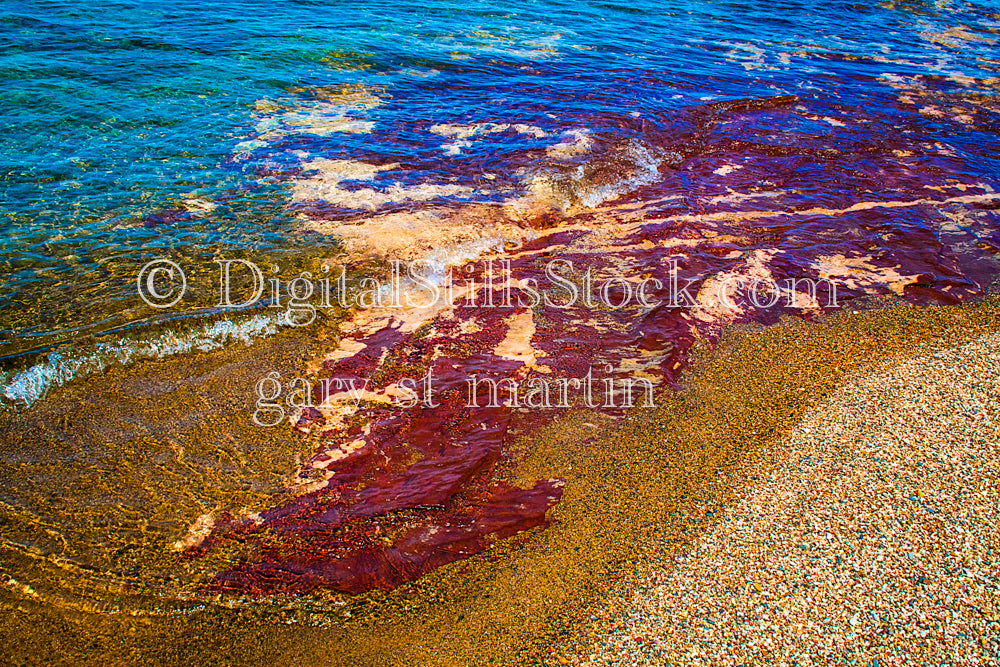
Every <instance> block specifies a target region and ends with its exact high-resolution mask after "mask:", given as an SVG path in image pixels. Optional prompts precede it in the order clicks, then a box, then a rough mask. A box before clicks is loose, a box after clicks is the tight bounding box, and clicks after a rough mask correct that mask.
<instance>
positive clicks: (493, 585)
mask: <svg viewBox="0 0 1000 667" xmlns="http://www.w3.org/2000/svg"><path fill="white" fill-rule="evenodd" d="M887 305H888V306H889V307H888V308H886V309H882V310H874V311H868V312H863V313H860V314H853V313H851V312H844V313H841V314H838V315H836V316H834V317H831V318H830V319H829V320H827V321H824V322H819V323H809V322H802V321H786V322H783V323H782V324H780V325H778V326H776V327H773V328H770V329H760V328H759V327H754V328H747V329H745V330H740V331H735V330H734V331H731V332H730V333H729V334H728V335H727V336H725V337H724V338H723V339H722V341H721V342H720V343H719V344H717V345H716V346H715V347H714V349H709V348H708V347H707V346H705V345H702V346H699V347H697V348H696V350H695V357H694V362H693V365H692V367H691V370H690V371H688V372H687V373H686V374H685V375H684V377H683V384H684V388H683V390H682V391H680V392H679V393H676V394H664V395H662V396H661V397H660V400H659V401H658V407H657V408H655V409H652V410H646V411H643V410H636V411H635V412H633V413H632V414H630V415H628V416H625V417H621V418H617V419H615V418H613V417H611V416H608V415H597V414H590V413H583V412H581V413H573V414H569V415H567V416H565V418H563V419H561V420H559V421H558V422H557V423H555V424H553V425H551V426H548V427H546V428H544V429H543V430H542V431H541V432H539V433H534V434H532V435H531V438H530V442H529V441H524V440H521V441H519V442H518V443H517V446H516V448H515V449H516V452H517V453H518V455H519V456H520V457H523V460H521V461H520V462H519V465H518V466H517V467H516V468H515V469H514V471H513V472H512V473H511V474H510V480H509V481H511V482H513V483H515V484H518V483H519V484H522V485H523V484H525V483H526V482H530V481H531V480H535V479H541V478H547V477H555V476H559V477H563V478H565V479H566V480H567V482H566V487H565V494H564V497H563V501H562V502H561V503H560V504H558V505H557V506H556V507H554V508H553V509H552V510H551V511H550V514H549V518H550V520H551V522H552V525H551V526H550V527H549V528H548V529H546V530H537V529H536V530H533V531H529V532H527V533H523V534H521V535H518V536H515V537H514V538H511V539H509V540H506V541H502V542H497V543H496V544H494V545H493V547H492V548H491V549H489V550H487V551H485V552H484V553H482V554H479V555H477V556H474V557H472V558H470V559H468V560H465V561H461V562H457V563H452V564H450V565H447V566H445V567H442V568H441V569H439V570H437V571H435V572H433V573H431V574H429V575H428V576H426V577H424V578H422V579H420V580H418V581H416V582H413V583H411V584H406V585H404V586H401V587H400V588H398V589H396V590H395V591H392V592H390V593H382V592H374V593H370V594H366V595H363V596H355V597H351V596H343V595H335V594H324V593H317V594H313V595H308V596H299V597H290V598H280V597H278V598H274V599H271V600H269V601H263V602H262V601H251V600H239V599H237V598H235V597H225V598H221V599H218V600H214V599H205V600H192V601H190V603H189V604H179V603H177V601H175V600H171V599H170V598H169V595H164V592H165V591H168V589H169V586H166V587H165V586H164V585H163V584H162V582H161V583H159V584H157V585H151V584H150V585H148V587H147V589H146V590H142V585H141V583H142V582H141V581H140V580H138V579H133V580H128V578H127V577H125V578H124V579H125V581H123V582H122V584H121V586H120V587H119V589H118V590H111V588H112V587H111V586H110V585H109V581H110V580H111V579H113V578H114V577H109V576H107V573H102V572H98V571H95V572H88V573H84V574H81V573H74V572H71V571H69V570H68V569H66V568H63V569H62V570H58V569H57V568H56V564H57V563H56V561H57V560H58V558H57V557H56V556H54V555H52V554H48V555H46V554H41V555H39V554H35V556H34V557H32V556H31V553H30V552H31V549H30V548H27V547H25V548H22V549H21V550H20V551H18V550H17V549H16V548H13V546H12V544H11V543H10V542H9V541H6V542H5V543H4V569H5V574H6V576H5V577H4V580H5V584H6V585H5V586H4V587H3V588H2V589H0V604H2V608H3V612H2V616H0V618H2V620H0V634H2V636H3V639H4V642H5V645H6V646H8V647H9V655H10V656H11V657H12V658H13V660H14V662H15V664H19V663H20V662H25V663H27V664H92V663H93V662H94V661H95V660H97V659H100V660H102V661H108V660H110V662H111V664H140V663H146V664H149V663H156V664H182V663H183V664H248V665H249V664H263V663H269V664H275V662H280V663H283V664H284V663H287V664H291V663H292V662H296V663H298V664H303V665H312V664H361V665H382V664H386V665H394V664H401V665H402V664H428V665H469V664H560V663H561V662H563V661H566V662H574V661H577V660H580V659H586V657H587V656H588V655H589V653H591V652H592V648H591V647H592V645H593V641H594V640H596V639H598V637H599V630H600V628H599V627H595V626H594V625H593V621H592V620H591V617H592V616H593V617H594V618H595V619H596V618H598V616H599V614H600V610H601V609H602V608H604V607H603V605H604V604H606V601H608V600H615V599H621V598H623V597H624V598H626V599H628V598H630V597H631V595H632V592H633V591H635V590H637V589H638V586H639V585H640V584H641V583H642V582H644V581H647V580H648V576H649V574H650V570H651V569H653V568H656V569H659V568H662V567H664V566H665V565H666V564H669V563H670V562H672V561H673V560H674V559H675V558H677V557H679V556H681V555H683V554H685V553H688V552H689V550H690V549H691V548H692V545H696V544H698V542H699V540H700V539H701V538H702V536H703V535H704V534H705V530H706V526H709V525H711V524H713V522H714V517H717V516H720V515H721V512H722V511H723V509H724V508H726V507H732V506H734V504H735V503H737V502H738V501H739V500H740V499H741V498H743V497H745V495H746V491H747V489H746V487H745V485H743V484H742V483H741V482H740V480H739V477H738V475H736V474H735V471H737V470H739V466H740V465H741V464H744V463H745V462H746V461H747V457H748V456H754V455H758V456H759V455H762V454H764V453H766V452H770V451H773V447H775V446H777V443H780V442H781V441H782V439H783V438H785V437H786V436H787V435H788V434H789V433H792V432H793V431H794V430H795V429H796V428H797V427H798V426H799V424H800V421H801V419H802V418H803V416H805V415H806V414H808V412H809V410H811V409H814V408H815V407H816V406H817V405H819V404H820V403H821V402H822V401H824V400H825V396H827V395H829V394H831V393H832V392H834V391H836V390H837V388H838V387H839V386H841V384H842V383H843V382H844V378H846V377H849V376H851V374H856V373H859V372H863V371H865V370H866V369H870V368H873V367H875V366H876V365H878V364H884V363H886V362H887V361H889V360H892V359H900V358H906V357H911V356H919V355H921V354H926V352H927V350H928V349H929V347H930V348H938V347H941V348H948V347H953V346H955V345H958V344H961V343H963V342H967V341H969V340H972V339H973V338H975V337H978V336H980V335H983V334H985V333H989V332H992V331H995V330H997V328H998V324H1000V304H998V303H997V301H996V300H988V301H985V302H983V303H981V304H979V305H974V306H961V307H931V308H918V307H913V306H908V305H895V306H893V305H891V304H887ZM270 344H271V346H272V347H273V345H274V344H273V342H271V343H270ZM266 347H267V345H263V344H262V349H263V348H266ZM318 351H319V350H316V349H311V350H308V351H306V352H304V353H303V354H301V358H302V359H306V358H313V355H315V354H316V353H317V352H318ZM255 352H257V350H255V349H254V348H251V349H250V350H249V354H248V353H247V351H240V352H239V357H240V359H241V360H242V363H250V362H248V361H247V360H248V359H253V357H254V353H255ZM286 352H287V357H288V358H287V359H286V360H285V363H286V364H288V365H289V366H294V365H295V361H294V359H295V358H296V354H295V351H294V350H288V351H286ZM226 354H233V353H232V352H227V353H226ZM159 363H160V364H164V363H166V364H167V365H168V366H169V365H170V364H177V366H175V367H172V369H171V370H172V371H173V372H175V373H187V372H189V371H190V370H191V369H190V368H184V367H183V365H184V364H187V363H191V362H190V361H188V362H185V361H183V360H174V361H171V362H159ZM145 370H147V369H146V367H145V366H139V367H138V368H133V369H130V370H129V372H128V373H122V374H121V376H120V377H114V376H112V377H111V378H110V379H109V381H110V382H112V383H115V382H124V381H125V379H126V378H127V377H134V376H135V375H136V374H140V375H141V374H142V373H143V372H145ZM159 370H160V371H162V370H163V369H162V367H161V368H160V369H159ZM202 375H204V374H202ZM179 377H200V376H192V375H190V374H189V375H179ZM181 384H182V385H183V384H185V383H181ZM95 391H96V390H95ZM73 392H82V394H83V398H86V391H85V390H84V389H81V388H80V387H77V386H74V385H71V386H68V387H66V388H63V389H62V390H60V392H59V393H57V395H56V396H55V397H54V398H55V399H56V400H59V399H60V398H62V400H66V401H71V400H81V395H80V394H79V393H76V394H74V393H73ZM192 400H197V397H192ZM248 400H249V397H248V396H244V397H242V398H240V397H238V396H233V395H228V396H227V398H226V399H225V400H222V401H221V403H222V404H225V405H228V406H229V408H228V410H229V411H230V413H231V414H234V415H235V414H236V413H238V411H239V409H240V408H241V403H240V401H243V402H244V403H246V402H247V401H248ZM227 401H228V402H227ZM88 405H90V404H89V403H88V402H86V401H83V402H82V403H81V407H80V408H79V409H80V410H83V411H84V412H86V410H88V409H92V410H93V411H94V412H93V414H92V416H93V415H99V414H102V413H107V412H108V411H111V412H113V411H114V410H115V408H114V406H113V404H111V402H110V401H108V402H106V403H105V404H103V405H98V406H96V407H93V408H88V407H87V406H88ZM242 407H244V408H245V407H248V406H242ZM159 416H162V415H159ZM78 423H79V422H78ZM109 423H112V422H109ZM9 426H11V425H9V424H8V427H9ZM213 429H218V430H217V431H213ZM227 429H231V424H227V423H226V421H225V419H222V420H220V422H219V423H217V424H212V425H210V426H208V427H205V430H204V431H203V432H201V433H199V434H198V439H199V441H200V442H209V443H210V442H213V433H216V434H219V433H221V432H222V431H225V430H227ZM263 444H264V443H261V447H263ZM284 454H285V455H287V456H289V457H291V456H293V454H294V452H285V453H284ZM28 464H29V462H25V463H24V465H28ZM279 467H280V466H279ZM139 477H141V476H139ZM124 479H125V480H126V482H127V484H137V483H140V482H137V481H136V479H135V478H133V477H130V476H125V477H124ZM129 480H131V481H129ZM252 495H253V494H250V493H246V494H245V496H246V497H247V500H248V502H249V503H250V504H251V505H252V502H253V499H252V498H250V496H252ZM260 496H261V497H266V494H263V493H261V494H260ZM261 502H264V501H261ZM7 509H10V508H9V507H8V508H7ZM93 512H94V513H96V512H97V510H93ZM708 512H712V514H711V515H709V514H708ZM190 514H191V516H188V517H185V520H186V521H188V522H193V521H194V520H195V519H196V517H197V512H196V511H195V509H194V508H192V510H190ZM5 521H7V522H8V523H6V524H5V534H7V531H8V530H9V527H10V525H11V524H10V523H9V522H10V521H11V519H5ZM180 527H181V526H180V525H179V526H178V530H179V529H180ZM99 532H100V531H99V530H97V532H96V533H95V534H98V533H99ZM161 532H162V531H161ZM153 546H157V545H152V546H150V547H149V548H150V549H152V548H153ZM35 550H36V551H39V548H38V547H37V546H36V547H35ZM126 553H127V551H126ZM237 557H238V554H223V555H220V556H219V557H218V558H219V559H220V560H219V562H218V563H217V564H216V565H217V566H218V567H223V566H224V564H225V560H226V559H227V558H228V559H232V558H237ZM119 558H121V557H119ZM110 564H111V565H115V566H117V561H115V560H114V559H113V558H112V559H111V562H110ZM168 569H169V568H168ZM56 572H58V574H54V573H56ZM31 576H34V577H35V578H36V580H37V581H41V582H46V581H50V580H51V578H52V577H54V576H58V577H60V578H61V579H62V584H63V585H62V589H63V590H64V591H66V590H69V591H71V592H76V593H78V595H77V598H86V599H88V600H90V601H91V604H89V605H83V604H75V605H74V604H67V603H66V600H67V599H69V598H70V597H71V596H70V595H68V594H65V593H64V594H63V595H61V596H50V595H47V594H46V591H44V590H41V589H38V588H32V582H31V581H30V578H31ZM119 577H120V575H119ZM87 581H89V582H93V581H101V582H103V584H104V589H103V590H102V591H97V592H95V590H93V589H92V590H89V591H83V590H77V589H82V588H85V586H84V583H85V582H87ZM26 587H27V588H26ZM158 596H159V597H158ZM157 600H159V601H157ZM101 601H103V602H104V605H103V606H102V605H100V604H97V602H101ZM102 609H103V611H102Z"/></svg>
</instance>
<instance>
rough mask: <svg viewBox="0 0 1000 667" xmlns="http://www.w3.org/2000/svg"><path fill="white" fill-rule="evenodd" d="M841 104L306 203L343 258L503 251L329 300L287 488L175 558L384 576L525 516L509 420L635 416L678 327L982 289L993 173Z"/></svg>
mask: <svg viewBox="0 0 1000 667" xmlns="http://www.w3.org/2000/svg"><path fill="white" fill-rule="evenodd" d="M942 85H943V84H942ZM911 94H914V95H915V94H918V93H911ZM922 94H924V95H925V96H926V97H927V98H928V99H931V98H935V97H937V96H938V95H939V93H938V92H936V91H934V90H933V89H932V88H928V87H926V86H925V88H924V89H923V93H922ZM950 103H951V104H953V105H966V106H968V107H969V108H968V112H969V113H977V109H976V108H975V103H974V102H973V101H970V100H968V99H965V98H957V97H956V98H955V99H953V100H950ZM900 104H912V101H910V102H905V103H904V102H901V103H900ZM840 118H843V121H841V120H838V119H836V118H831V117H824V116H820V115H818V114H816V113H813V112H811V111H810V110H809V108H808V106H807V105H806V104H805V103H803V102H801V101H800V100H798V99H797V98H794V97H790V96H783V97H776V98H772V99H754V100H742V101H730V102H725V103H713V104H708V105H704V106H702V107H697V108H694V109H691V110H689V112H688V113H687V115H686V116H685V117H683V118H681V119H679V120H676V121H673V122H671V123H667V122H662V123H660V124H656V123H651V122H649V121H643V120H637V119H636V120H623V121H621V127H620V130H619V133H618V136H616V137H613V138H612V137H609V136H595V137H593V138H592V139H588V141H592V142H594V143H596V144H597V146H596V147H595V146H594V145H588V148H587V151H586V158H585V159H584V158H583V157H579V156H577V155H575V153H574V152H573V151H563V153H560V154H559V155H558V157H557V158H555V159H554V162H553V163H552V164H550V167H549V169H548V170H547V171H545V172H540V173H538V174H536V175H535V177H536V178H535V181H534V184H535V186H537V187H534V189H533V194H532V195H531V196H529V197H526V198H524V199H522V200H519V201H517V202H515V203H514V204H511V203H507V204H503V205H496V206H492V205H482V204H479V205H472V204H470V205H458V206H455V207H440V206H435V207H432V206H425V207H422V208H421V207H418V208H417V209H415V210H406V209H397V210H392V211H389V212H382V213H379V214H376V215H372V216H368V217H367V218H363V219H359V218H357V216H350V215H348V214H347V213H346V212H345V211H343V210H341V209H340V208H338V206H330V205H327V204H324V202H323V201H322V199H307V201H305V202H304V203H303V205H302V210H303V211H304V214H305V215H307V216H308V218H309V226H310V229H312V230H315V231H321V232H323V233H338V232H345V230H346V229H347V227H350V228H351V229H350V230H347V231H346V232H345V233H347V238H348V239H354V240H355V248H354V251H356V252H357V253H358V254H359V256H365V257H370V258H373V259H376V260H378V259H382V260H386V259H393V258H394V257H395V255H394V254H393V253H396V252H398V251H399V248H400V247H407V248H409V251H410V252H409V253H408V254H404V258H405V259H408V260H410V259H417V260H420V259H422V258H425V256H426V252H425V251H426V250H427V249H428V248H430V247H432V246H433V245H434V244H435V243H437V242H439V241H442V240H444V241H450V242H452V243H453V245H454V246H455V247H458V246H460V245H461V243H462V242H465V243H468V242H470V240H471V241H482V240H484V239H500V246H499V249H498V248H497V247H494V248H493V249H489V250H486V251H485V252H483V253H472V255H473V256H475V255H476V254H480V256H479V257H476V258H475V259H472V260H471V261H464V262H463V261H454V260H453V261H451V262H450V263H448V262H445V263H444V265H443V266H449V267H450V268H451V269H452V270H451V272H450V274H448V275H447V276H446V277H442V279H441V280H440V281H439V282H438V283H437V284H436V287H437V289H439V290H440V293H439V295H438V296H437V298H436V299H435V298H432V289H431V288H429V287H428V286H427V285H421V284H418V283H415V282H413V281H412V280H411V281H410V282H409V283H407V282H405V281H404V283H403V286H402V289H403V291H404V293H405V296H406V297H412V298H413V299H412V300H413V301H416V302H418V303H420V304H421V305H413V306H409V307H407V306H405V305H402V304H399V305H395V306H388V307H382V308H362V309H359V310H358V311H356V312H355V314H354V315H353V316H351V317H349V318H348V320H347V321H345V322H344V323H343V327H342V338H341V341H340V346H339V349H338V350H337V351H336V353H334V354H333V355H330V356H329V357H328V358H325V359H321V360H319V361H318V362H317V364H316V365H315V367H314V373H313V374H312V375H311V376H310V377H309V378H308V386H307V389H305V390H303V392H304V393H302V394H301V396H300V399H306V400H301V401H300V403H305V404H308V405H307V406H306V407H304V408H302V409H300V410H298V411H296V412H295V413H294V414H293V415H292V421H293V423H294V424H295V428H296V430H298V431H300V432H301V433H303V434H304V435H303V436H302V437H303V438H305V439H306V440H305V442H308V443H310V444H311V446H314V454H313V456H312V457H311V458H309V459H308V460H307V461H305V462H304V463H303V464H302V466H301V469H300V471H299V473H298V480H299V481H298V483H297V486H296V489H295V497H294V498H293V499H291V500H288V501H287V502H283V503H281V504H278V505H276V506H274V507H271V508H270V509H267V510H265V511H262V512H259V513H257V514H253V515H240V514H236V513H229V514H224V515H223V516H222V517H221V518H220V519H218V520H217V521H215V523H214V527H212V529H211V530H210V531H208V532H207V533H206V534H202V535H200V536H196V537H195V538H192V539H191V540H190V542H189V543H188V544H187V548H186V550H185V551H184V552H183V553H182V556H181V557H182V558H184V559H198V558H202V557H204V556H205V555H206V554H209V553H211V552H212V551H213V550H214V549H217V548H218V547H219V545H221V544H224V543H227V542H231V541H235V542H237V543H240V544H242V545H244V546H246V547H248V551H247V552H246V553H247V554H248V555H246V556H245V557H244V559H243V560H242V561H241V562H239V563H238V564H236V565H235V566H233V567H231V568H229V569H225V570H224V571H221V572H219V573H218V574H217V575H216V576H215V577H214V579H213V581H212V583H211V584H210V586H209V589H210V590H214V591H218V592H225V591H235V592H241V593H247V594H251V595H264V594H271V593H298V592H307V591H313V590H316V589H320V588H329V589H333V590H336V591H341V592H346V593H361V592H365V591H369V590H374V589H382V590H391V589H392V588H394V587H396V586H399V585H400V584H402V583H405V582H408V581H412V580H414V579H416V578H418V577H420V576H421V575H423V574H425V573H427V572H429V571H431V570H433V569H435V568H438V567H440V566H442V565H444V564H447V563H450V562H454V561H456V560H460V559H463V558H466V557H468V556H470V555H473V554H476V553H479V552H481V551H483V550H484V549H486V548H488V547H489V546H490V544H492V543H493V542H494V541H496V540H499V539H503V538H505V537H508V536H510V535H513V534H515V533H517V532H520V531H524V530H527V529H530V528H535V527H539V526H545V525H546V512H547V511H548V510H549V509H550V508H551V507H552V506H553V505H554V504H556V503H558V502H559V499H560V497H561V495H562V490H563V484H564V482H563V480H561V479H542V480H537V481H536V482H535V483H534V485H532V486H529V487H528V488H519V487H517V486H513V485H511V484H510V483H509V481H508V480H509V479H510V477H511V475H510V473H511V471H512V470H514V469H516V466H517V463H518V462H517V457H516V456H515V455H514V454H513V453H512V451H511V445H512V443H513V441H514V438H515V437H519V436H523V435H525V434H528V435H530V434H531V433H532V432H533V431H535V430H537V429H539V428H540V427H542V426H544V425H546V424H548V423H550V422H551V421H552V420H553V419H555V418H557V416H558V415H559V413H560V409H562V408H569V407H588V408H593V409H598V410H603V411H606V412H608V413H610V414H612V415H620V414H622V412H623V411H626V410H640V411H641V410H642V409H643V407H644V406H647V407H648V406H649V405H650V404H651V402H652V396H653V390H654V389H656V390H659V389H660V388H669V387H671V386H675V380H676V378H677V375H678V372H679V371H680V369H682V368H683V367H684V364H685V359H686V354H687V352H688V350H689V349H690V348H691V346H692V344H693V343H694V342H695V341H696V340H700V339H704V340H714V339H715V338H716V337H717V336H718V334H719V333H720V332H721V331H722V329H723V328H724V327H725V326H727V325H730V324H733V323H747V322H754V323H760V324H772V323H775V322H777V321H778V320H779V319H780V318H781V317H784V316H794V317H805V318H811V317H815V316H818V315H820V314H822V313H825V312H829V311H832V310H837V309H840V308H843V307H848V308H851V307H854V306H852V303H853V302H855V301H856V300H857V299H858V298H859V297H865V296H870V295H894V296H896V297H899V298H903V299H907V300H910V301H912V302H915V303H949V304H953V303H958V302H961V301H963V300H966V299H968V298H969V297H972V296H974V295H977V294H981V293H983V292H984V290H985V288H986V287H987V286H988V282H989V280H990V277H991V276H992V275H995V273H996V271H997V269H998V261H997V258H996V253H997V252H998V250H1000V232H997V231H996V228H997V224H996V223H997V220H996V215H997V214H996V210H997V208H998V207H1000V193H994V192H993V190H992V188H991V187H990V186H989V185H985V184H983V183H980V182H977V181H975V180H967V179H963V177H962V175H963V174H965V173H969V172H970V171H972V170H970V169H969V168H968V165H967V161H968V160H970V159H973V160H974V156H968V155H959V154H958V153H956V152H955V151H952V150H948V149H947V148H945V147H942V146H941V145H940V144H937V143H934V142H931V141H930V139H927V138H924V137H921V136H920V135H919V133H915V132H914V131H912V130H906V131H903V130H901V131H899V132H898V133H896V134H893V133H888V134H885V135H882V136H879V137H875V138H873V137H871V136H870V134H869V133H868V131H867V130H866V129H865V124H866V123H867V122H871V121H872V120H873V119H862V118H859V117H858V116H857V114H852V115H851V117H850V118H848V117H847V116H840ZM810 123H811V124H821V125H824V124H825V125H834V126H839V127H840V128H843V129H840V131H838V132H836V133H835V134H814V135H810V139H809V140H808V141H806V142H804V143H803V141H802V140H801V137H799V138H798V139H797V140H796V142H795V143H792V142H791V141H788V140H787V139H788V134H787V132H786V131H785V130H777V129H774V128H776V127H781V128H787V127H788V126H789V125H794V124H800V125H801V124H810ZM622 137H625V139H622ZM595 155H596V157H595ZM338 168H339V169H343V166H342V165H341V166H339V167H338ZM581 170H582V171H581ZM573 174H583V176H582V177H577V176H573ZM293 178H294V175H293ZM315 178H317V177H316V176H308V175H307V176H306V177H303V178H302V179H300V181H297V183H300V184H301V183H308V182H309V181H310V179H315ZM293 182H295V181H293ZM804 182H808V183H809V189H808V191H804V190H803V189H802V184H803V183H804ZM817 184H820V190H821V191H822V193H823V194H822V195H821V196H818V195H817V194H816V193H817ZM824 184H825V185H824ZM677 193H683V194H677ZM314 194H315V193H314ZM310 196H312V195H310ZM315 196H316V197H319V194H315ZM595 202H596V203H595ZM407 216H410V217H412V218H414V219H417V220H418V221H419V222H420V225H416V226H411V229H416V230H417V231H416V232H413V236H412V237H410V238H407V237H406V234H407V232H405V231H398V232H397V233H396V234H395V237H397V238H393V239H392V243H386V242H385V240H384V238H383V237H382V236H380V229H381V228H380V227H379V225H380V224H382V223H386V224H398V223H399V222H400V221H401V220H405V219H406V218H407ZM366 228H368V229H369V230H370V231H371V234H370V235H368V236H366V235H365V229H366ZM359 229H360V232H359V231H358V230H359ZM428 230H430V231H428ZM400 238H402V240H400ZM380 243H381V244H383V245H380ZM400 244H402V246H401V245H400ZM493 245H494V246H496V244H495V243H494V244H493ZM422 253H423V254H422ZM456 256H461V253H460V252H459V253H458V254H457V255H456ZM445 294H448V297H447V298H446V297H445ZM404 398H405V399H406V400H402V399H404ZM203 532H204V531H203Z"/></svg>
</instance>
